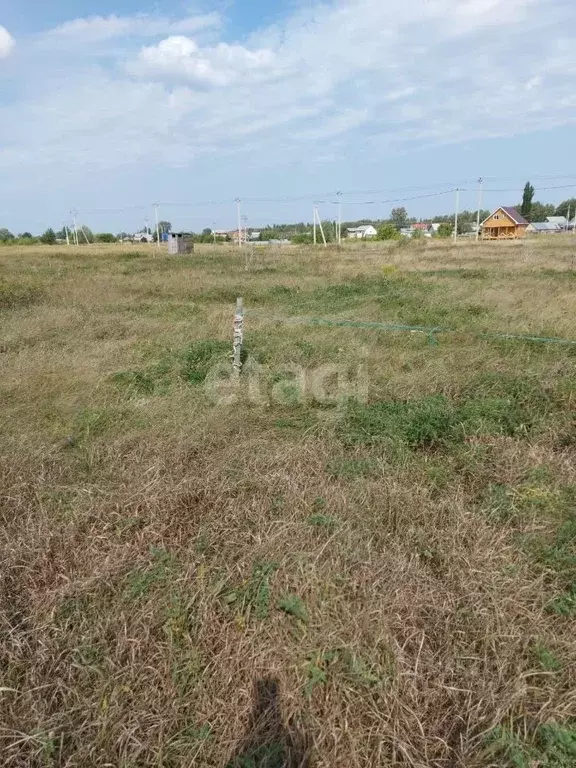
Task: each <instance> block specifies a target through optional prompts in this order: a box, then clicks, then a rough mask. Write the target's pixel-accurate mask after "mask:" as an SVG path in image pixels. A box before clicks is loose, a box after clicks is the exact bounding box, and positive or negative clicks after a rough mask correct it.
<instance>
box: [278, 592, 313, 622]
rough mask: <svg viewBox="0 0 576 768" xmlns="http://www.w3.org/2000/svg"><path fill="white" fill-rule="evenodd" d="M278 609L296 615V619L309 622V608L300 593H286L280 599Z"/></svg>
mask: <svg viewBox="0 0 576 768" xmlns="http://www.w3.org/2000/svg"><path fill="white" fill-rule="evenodd" d="M278 609H279V610H280V611H284V613H287V614H288V615H289V616H294V618H295V619H298V620H299V621H301V622H303V623H304V624H307V623H308V609H307V608H306V603H305V602H304V600H302V598H301V597H299V596H298V595H284V596H283V597H281V598H280V600H278Z"/></svg>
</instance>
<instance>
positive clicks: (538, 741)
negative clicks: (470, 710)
mask: <svg viewBox="0 0 576 768" xmlns="http://www.w3.org/2000/svg"><path fill="white" fill-rule="evenodd" d="M488 742H489V748H488V754H489V755H490V756H491V757H493V758H496V759H497V760H498V763H497V765H498V766H500V767H501V768H535V766H538V768H573V766H574V765H575V764H576V727H575V726H574V724H565V725H561V724H559V723H553V722H552V723H546V724H545V725H541V726H539V727H538V728H536V729H535V731H534V733H533V734H532V737H531V738H530V739H527V738H526V737H525V736H524V734H522V733H520V732H518V733H516V732H514V731H513V730H512V729H510V728H508V727H504V726H500V727H498V728H495V729H494V730H493V731H492V733H491V734H490V736H489V738H488Z"/></svg>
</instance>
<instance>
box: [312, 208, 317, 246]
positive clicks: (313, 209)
mask: <svg viewBox="0 0 576 768" xmlns="http://www.w3.org/2000/svg"><path fill="white" fill-rule="evenodd" d="M312 217H313V220H314V230H313V233H314V234H313V235H312V238H313V243H314V245H316V203H314V207H313V208H312Z"/></svg>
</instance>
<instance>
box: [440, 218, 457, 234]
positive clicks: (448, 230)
mask: <svg viewBox="0 0 576 768" xmlns="http://www.w3.org/2000/svg"><path fill="white" fill-rule="evenodd" d="M453 231H454V225H453V224H452V223H451V222H449V221H443V222H442V223H441V224H440V226H439V227H438V237H450V236H451V235H452V232H453Z"/></svg>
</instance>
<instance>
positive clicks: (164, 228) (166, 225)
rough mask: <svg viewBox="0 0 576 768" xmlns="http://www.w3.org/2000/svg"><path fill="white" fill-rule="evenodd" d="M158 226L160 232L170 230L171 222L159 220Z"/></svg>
mask: <svg viewBox="0 0 576 768" xmlns="http://www.w3.org/2000/svg"><path fill="white" fill-rule="evenodd" d="M158 228H159V229H160V232H172V224H170V222H169V221H159V222H158Z"/></svg>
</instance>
